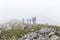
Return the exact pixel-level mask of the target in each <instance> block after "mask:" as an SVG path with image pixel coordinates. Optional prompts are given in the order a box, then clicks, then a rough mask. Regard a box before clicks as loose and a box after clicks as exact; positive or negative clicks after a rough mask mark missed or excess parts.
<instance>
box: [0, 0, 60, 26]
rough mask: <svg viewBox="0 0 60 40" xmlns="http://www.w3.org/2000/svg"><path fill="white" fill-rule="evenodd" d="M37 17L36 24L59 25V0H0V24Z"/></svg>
mask: <svg viewBox="0 0 60 40" xmlns="http://www.w3.org/2000/svg"><path fill="white" fill-rule="evenodd" d="M33 16H36V17H37V23H43V24H54V25H60V0H0V23H5V22H7V21H10V20H12V19H18V20H22V18H25V19H27V18H31V17H33Z"/></svg>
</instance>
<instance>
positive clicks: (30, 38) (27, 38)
mask: <svg viewBox="0 0 60 40" xmlns="http://www.w3.org/2000/svg"><path fill="white" fill-rule="evenodd" d="M55 32H56V31H55V29H53V28H41V29H40V30H37V31H35V32H32V33H28V34H26V35H24V36H23V37H22V38H20V39H19V40H60V37H59V36H57V35H56V34H55Z"/></svg>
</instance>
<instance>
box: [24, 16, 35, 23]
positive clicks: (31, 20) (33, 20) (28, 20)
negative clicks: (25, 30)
mask: <svg viewBox="0 0 60 40" xmlns="http://www.w3.org/2000/svg"><path fill="white" fill-rule="evenodd" d="M24 21H25V20H24V18H23V22H24ZM27 23H30V24H31V23H33V24H36V17H32V18H30V19H27Z"/></svg>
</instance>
